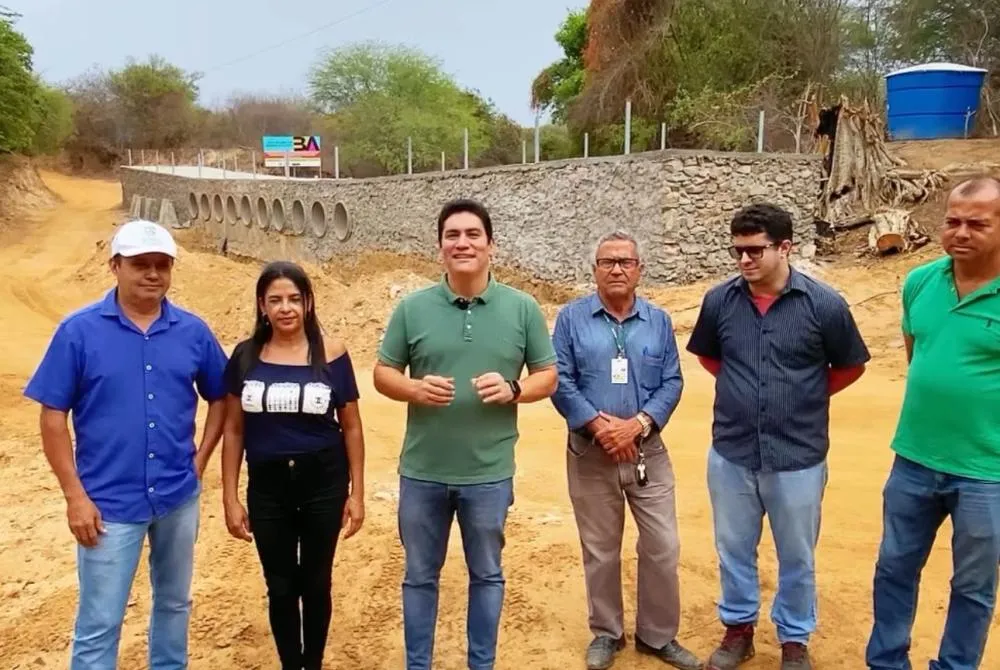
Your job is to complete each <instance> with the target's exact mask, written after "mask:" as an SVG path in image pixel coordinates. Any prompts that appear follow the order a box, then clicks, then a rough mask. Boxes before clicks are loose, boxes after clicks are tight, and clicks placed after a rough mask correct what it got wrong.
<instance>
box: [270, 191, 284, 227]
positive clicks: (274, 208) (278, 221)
mask: <svg viewBox="0 0 1000 670" xmlns="http://www.w3.org/2000/svg"><path fill="white" fill-rule="evenodd" d="M271 227H272V228H274V229H275V230H277V231H278V232H281V231H282V230H284V229H285V206H284V205H283V204H281V201H280V200H278V199H277V198H275V199H274V202H272V203H271Z"/></svg>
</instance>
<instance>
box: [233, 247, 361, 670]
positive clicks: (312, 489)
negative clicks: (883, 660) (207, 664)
mask: <svg viewBox="0 0 1000 670" xmlns="http://www.w3.org/2000/svg"><path fill="white" fill-rule="evenodd" d="M226 384H227V387H228V390H229V394H230V395H229V396H228V400H227V414H226V427H225V433H224V437H223V447H222V485H223V499H224V501H225V512H226V526H227V527H228V528H229V532H230V533H231V534H232V535H233V536H234V537H236V538H239V539H242V540H246V541H248V542H249V541H251V540H252V539H255V540H256V547H257V553H258V556H259V557H260V562H261V567H262V569H263V573H264V580H265V583H266V584H267V595H268V601H269V604H268V615H269V618H270V623H271V631H272V634H273V635H274V641H275V645H276V646H277V650H278V657H279V658H280V660H281V667H282V668H283V669H284V670H292V669H294V670H302V669H303V668H305V669H306V670H319V668H320V666H321V665H322V661H323V649H324V647H325V646H326V638H327V633H328V631H329V627H330V618H331V613H332V598H331V593H330V592H331V581H332V572H333V557H334V552H335V550H336V547H337V538H338V535H339V534H340V532H341V530H343V531H344V538H345V539H346V538H348V537H350V536H352V535H354V533H356V532H357V531H358V529H359V528H361V524H362V522H363V520H364V515H365V507H364V438H363V436H362V430H361V416H360V414H359V412H358V402H357V401H358V388H357V383H356V380H355V377H354V370H353V368H352V365H351V358H350V356H349V354H348V353H347V351H346V349H345V348H344V345H343V344H342V343H341V342H339V341H337V340H325V341H324V338H323V334H322V332H321V331H320V326H319V322H318V320H317V318H316V306H315V298H314V295H313V290H312V285H311V282H310V281H309V278H308V277H307V276H306V273H305V272H304V271H303V270H302V268H301V267H299V266H298V265H296V264H294V263H288V262H280V261H279V262H274V263H270V264H269V265H267V266H266V267H265V268H264V270H263V272H262V273H261V275H260V278H259V279H258V280H257V319H256V324H255V326H254V332H253V335H252V336H251V337H250V338H249V339H247V340H244V341H243V342H240V343H239V344H238V345H237V346H236V348H235V349H234V350H233V354H232V356H231V357H230V360H229V365H228V366H227V368H226ZM244 454H245V455H246V461H247V479H248V485H247V508H248V509H249V513H248V509H246V508H244V507H243V505H242V504H241V503H240V501H239V495H238V483H239V475H240V465H241V463H242V461H243V457H244ZM300 602H301V605H302V612H301V617H300V615H299V603H300Z"/></svg>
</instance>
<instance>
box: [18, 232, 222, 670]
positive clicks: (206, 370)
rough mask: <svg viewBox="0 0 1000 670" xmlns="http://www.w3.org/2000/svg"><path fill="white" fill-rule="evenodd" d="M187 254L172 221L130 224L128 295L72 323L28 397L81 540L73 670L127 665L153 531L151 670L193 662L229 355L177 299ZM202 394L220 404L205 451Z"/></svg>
mask: <svg viewBox="0 0 1000 670" xmlns="http://www.w3.org/2000/svg"><path fill="white" fill-rule="evenodd" d="M176 257H177V245H176V244H175V243H174V240H173V238H172V237H171V235H170V233H169V232H168V231H167V230H166V229H165V228H163V227H162V226H159V225H157V224H155V223H152V222H150V221H141V220H140V221H131V222H129V223H126V224H124V225H123V226H121V227H120V228H119V229H118V232H117V233H116V234H115V236H114V238H113V239H112V241H111V260H110V267H111V272H112V273H113V274H114V275H115V277H116V278H117V285H116V287H115V288H113V289H111V290H110V291H108V293H107V295H106V296H105V297H104V298H103V299H102V300H99V301H97V302H95V303H93V304H91V305H88V306H87V307H84V308H82V309H80V310H77V311H76V312H74V313H72V314H70V315H69V316H67V317H65V318H64V319H63V320H62V321H61V322H60V323H59V325H58V327H57V328H56V330H55V334H54V335H53V337H52V340H51V342H50V343H49V346H48V349H47V351H46V352H45V355H44V357H43V358H42V361H41V364H40V365H39V367H38V369H37V370H36V371H35V373H34V375H33V376H32V378H31V379H30V380H29V382H28V385H27V387H26V388H25V391H24V394H25V396H27V397H28V398H31V399H33V400H35V401H37V402H38V403H39V404H40V405H41V435H42V447H43V448H44V450H45V456H46V458H47V459H48V462H49V464H50V466H51V467H52V470H53V472H54V473H55V476H56V478H57V479H58V480H59V485H60V487H61V488H62V491H63V495H64V496H65V498H66V512H67V517H68V521H69V528H70V530H71V531H72V533H73V536H74V537H75V538H76V540H77V543H78V544H77V574H78V579H79V586H80V599H79V608H78V610H77V614H76V624H75V630H74V633H73V648H72V660H71V662H70V668H71V670H83V669H86V670H104V669H107V670H112V669H113V668H115V667H116V666H117V656H118V647H119V639H120V636H121V627H122V620H123V619H124V616H125V608H126V605H127V604H128V596H129V590H130V588H131V586H132V582H133V579H134V577H135V571H136V568H137V566H138V563H139V556H140V553H141V551H142V546H143V544H144V542H145V539H146V537H147V536H148V537H149V544H150V557H149V566H150V581H151V583H152V593H153V605H152V613H151V617H150V623H149V665H148V667H150V668H152V669H153V670H168V669H170V670H173V669H179V668H186V667H187V642H188V623H189V620H190V613H191V578H192V572H193V563H194V544H195V538H196V536H197V532H198V520H199V503H198V500H199V493H200V491H201V484H200V479H201V475H202V473H203V472H204V471H205V465H206V463H207V462H208V459H209V457H210V455H211V453H212V451H213V449H214V448H215V446H216V444H217V443H218V441H219V439H220V438H221V435H222V426H223V420H224V409H223V408H224V404H223V403H224V397H225V386H224V384H223V371H224V369H225V366H226V354H225V352H223V350H222V348H221V347H220V346H219V343H218V341H217V340H216V338H215V336H214V335H213V334H212V331H211V330H210V329H209V327H208V326H207V325H206V324H205V322H204V321H202V320H201V319H200V318H198V317H197V316H195V315H193V314H191V313H190V312H187V311H185V310H183V309H181V308H179V307H177V306H175V305H173V304H171V303H170V302H169V301H168V300H167V299H166V297H165V296H166V293H167V289H169V288H170V275H171V271H172V270H173V265H174V259H175V258H176ZM198 395H200V396H201V397H202V398H204V399H205V400H206V401H207V402H208V403H209V409H208V417H207V419H206V423H205V428H204V432H203V434H202V439H201V443H200V445H199V446H197V447H196V445H195V427H194V426H195V412H196V410H197V407H198ZM70 412H72V413H73V428H74V431H75V434H76V449H75V454H74V448H73V442H72V439H71V437H70V432H69V429H68V425H67V415H68V414H69V413H70Z"/></svg>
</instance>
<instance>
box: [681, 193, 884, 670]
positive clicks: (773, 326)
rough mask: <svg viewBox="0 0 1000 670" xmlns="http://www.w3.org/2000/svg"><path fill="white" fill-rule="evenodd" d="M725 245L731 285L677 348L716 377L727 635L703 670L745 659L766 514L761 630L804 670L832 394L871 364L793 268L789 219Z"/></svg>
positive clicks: (767, 208)
mask: <svg viewBox="0 0 1000 670" xmlns="http://www.w3.org/2000/svg"><path fill="white" fill-rule="evenodd" d="M730 233H731V236H732V246H731V247H730V248H729V252H730V254H731V255H732V257H733V259H734V260H736V261H737V263H738V267H739V272H740V274H739V275H738V276H736V277H733V278H731V279H728V280H726V281H724V282H722V283H721V284H719V285H717V286H715V287H713V288H712V289H711V290H709V291H708V293H707V294H706V295H705V298H704V301H703V302H702V306H701V312H700V314H699V315H698V320H697V322H696V323H695V326H694V330H693V331H692V333H691V339H690V341H689V343H688V346H687V349H688V351H690V352H691V353H693V354H695V355H696V356H698V358H699V360H700V361H701V363H702V365H703V366H704V367H705V368H707V369H708V370H709V371H710V372H711V373H712V374H713V375H715V377H716V387H715V389H716V394H715V408H714V412H715V419H714V422H713V426H712V447H711V449H710V450H709V454H708V488H709V495H710V498H711V502H712V512H713V517H714V523H715V543H716V548H717V551H718V553H719V564H720V572H721V579H722V595H721V598H720V601H719V608H718V609H719V618H720V619H721V620H722V623H723V624H724V625H725V626H726V633H725V637H724V638H723V640H722V643H721V644H720V645H719V647H718V649H716V650H715V652H714V653H713V654H712V656H711V658H710V659H709V665H708V667H709V668H710V669H712V670H730V669H731V668H735V667H737V666H738V665H740V664H741V663H743V662H744V661H745V660H747V659H749V658H750V657H751V656H753V655H754V644H753V636H754V627H755V625H756V624H757V620H758V616H759V611H760V586H759V582H758V578H757V546H758V544H759V542H760V536H761V530H762V525H763V516H764V515H765V514H766V515H767V517H768V520H769V522H770V525H771V532H772V535H773V537H774V541H775V545H776V548H777V554H778V592H777V594H776V596H775V601H774V606H773V608H772V610H771V619H772V621H773V623H774V624H775V626H776V627H777V632H778V641H779V643H780V644H781V651H782V665H781V668H782V670H810V669H811V668H812V665H811V662H810V660H809V653H808V650H807V644H808V642H809V637H810V635H811V634H812V633H813V631H814V630H815V627H816V581H815V575H814V552H815V547H816V543H817V541H818V538H819V527H820V506H821V502H822V498H823V491H824V489H825V487H826V481H827V462H826V457H827V452H828V450H829V408H830V396H831V395H833V394H834V393H837V392H838V391H840V390H842V389H843V388H845V387H847V386H848V385H850V384H851V383H853V382H854V381H856V380H857V379H858V378H859V377H860V376H861V374H862V373H863V372H864V364H865V363H866V362H867V361H868V360H869V359H870V355H869V353H868V349H867V347H866V346H865V343H864V341H863V340H862V338H861V334H860V332H858V328H857V325H856V324H855V322H854V318H853V317H852V315H851V312H850V308H849V306H848V305H847V302H846V301H845V300H844V299H843V298H842V297H841V296H840V295H839V294H838V293H837V292H836V291H835V290H834V289H832V288H831V287H829V286H827V285H825V284H823V283H821V282H819V281H817V280H816V279H813V278H811V277H808V276H806V275H805V274H803V273H802V272H800V271H799V270H796V269H795V268H793V267H792V266H791V265H790V263H789V260H788V256H789V253H790V252H791V247H792V218H791V216H790V215H789V214H788V212H786V211H784V210H782V209H781V208H779V207H776V206H774V205H770V204H753V205H750V206H748V207H746V208H744V209H742V210H740V211H739V212H737V213H736V215H735V216H734V217H733V219H732V222H731V224H730Z"/></svg>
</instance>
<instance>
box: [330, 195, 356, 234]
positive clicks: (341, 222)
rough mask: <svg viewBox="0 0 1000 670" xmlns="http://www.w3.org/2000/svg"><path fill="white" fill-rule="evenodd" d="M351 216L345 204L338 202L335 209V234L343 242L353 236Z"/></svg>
mask: <svg viewBox="0 0 1000 670" xmlns="http://www.w3.org/2000/svg"><path fill="white" fill-rule="evenodd" d="M351 228H352V224H351V216H350V214H348V213H347V208H346V207H344V203H342V202H338V203H337V204H336V205H334V207H333V234H334V235H336V236H337V239H338V240H340V241H341V242H343V241H345V240H346V239H347V238H349V237H350V236H351Z"/></svg>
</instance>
